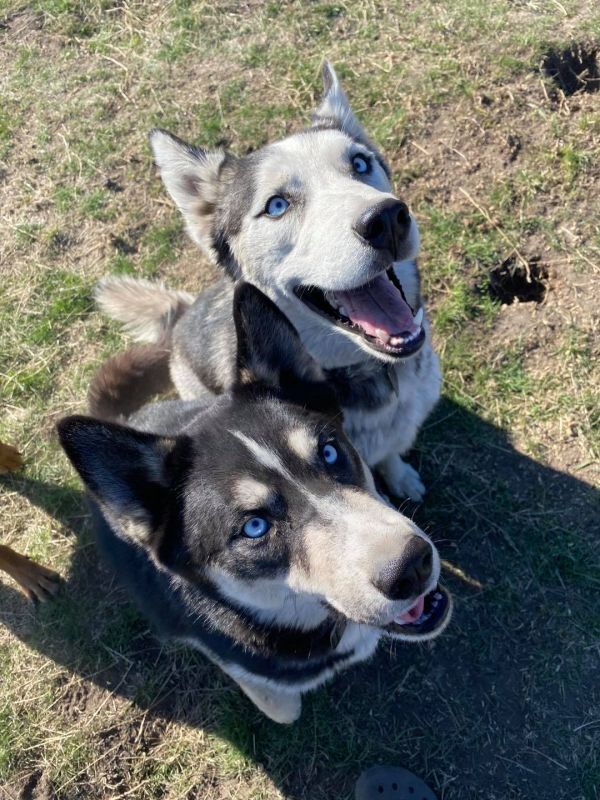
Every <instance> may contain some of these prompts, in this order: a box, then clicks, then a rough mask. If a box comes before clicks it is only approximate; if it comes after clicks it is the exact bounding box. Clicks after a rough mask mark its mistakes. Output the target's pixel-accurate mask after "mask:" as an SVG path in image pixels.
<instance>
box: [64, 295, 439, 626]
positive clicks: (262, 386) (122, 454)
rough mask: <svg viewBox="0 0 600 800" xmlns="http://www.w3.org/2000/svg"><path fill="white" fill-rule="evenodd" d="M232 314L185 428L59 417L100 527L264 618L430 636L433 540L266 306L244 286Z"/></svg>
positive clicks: (435, 588)
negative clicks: (232, 372) (350, 435)
mask: <svg viewBox="0 0 600 800" xmlns="http://www.w3.org/2000/svg"><path fill="white" fill-rule="evenodd" d="M234 316H235V322H236V330H237V337H238V365H237V381H236V384H235V386H234V388H233V389H232V391H231V392H229V393H228V394H226V395H222V396H221V397H219V398H216V399H215V402H214V404H213V405H212V406H211V407H210V408H209V409H208V410H206V411H204V412H202V413H200V414H199V416H198V418H197V419H196V420H195V422H194V423H193V424H192V425H191V426H188V427H187V428H186V432H185V435H179V436H176V437H174V438H166V437H162V436H157V435H153V434H151V433H142V432H140V431H136V430H134V429H133V428H130V427H126V426H122V425H117V424H111V423H106V422H101V421H98V420H94V419H91V418H86V417H81V416H76V417H68V418H66V419H65V420H63V421H62V422H61V423H59V435H60V440H61V444H62V446H63V447H64V449H65V451H66V453H67V455H68V456H69V458H70V460H71V461H72V463H73V464H74V466H75V468H76V469H77V471H78V472H79V474H80V476H81V478H82V479H83V481H84V483H85V484H86V486H87V488H88V490H89V491H90V493H91V494H92V496H93V497H94V499H95V500H96V502H97V503H98V505H99V507H100V508H101V510H102V513H103V515H104V517H105V518H106V520H107V521H108V523H109V525H110V526H111V528H112V529H113V531H114V532H115V533H116V534H117V535H118V536H121V537H125V538H127V539H129V540H133V541H134V542H135V543H137V545H139V546H140V547H143V548H144V549H145V550H146V551H147V553H148V555H149V557H150V558H151V559H152V560H153V562H154V563H155V565H156V566H157V568H159V569H162V570H167V571H168V572H169V573H171V574H172V575H173V576H178V579H180V580H183V581H189V582H191V583H195V584H199V585H206V584H207V582H208V583H210V584H212V586H213V587H214V588H215V589H216V590H217V591H218V593H219V594H220V595H221V596H224V597H227V598H229V601H230V602H231V603H233V604H235V605H237V606H239V607H242V608H244V609H246V610H248V611H249V612H251V613H252V614H253V615H255V616H256V617H258V618H261V619H263V620H264V621H272V622H279V623H280V624H286V625H289V626H290V627H300V628H302V627H304V628H310V627H313V626H315V625H318V624H319V623H320V622H321V621H322V620H323V619H324V618H325V617H326V616H327V613H328V610H330V609H331V608H334V609H336V610H337V611H338V612H339V613H341V614H343V615H344V616H345V617H347V618H348V619H350V620H353V621H355V622H359V623H364V624H367V625H373V626H377V627H380V628H385V629H386V631H387V632H388V633H391V634H395V635H398V636H399V637H400V638H406V639H427V638H431V637H432V636H434V635H436V634H437V633H439V632H440V631H441V630H442V629H443V628H444V627H445V625H446V624H447V622H448V620H449V616H450V605H451V603H450V599H449V596H448V594H447V593H446V592H445V590H444V589H443V588H441V587H440V586H439V585H438V578H439V573H440V561H439V557H438V554H437V551H436V548H435V547H434V545H433V544H432V542H431V541H430V540H429V539H428V537H427V536H426V535H425V534H424V533H423V532H422V531H420V530H419V528H418V527H417V526H416V525H415V524H414V523H413V522H412V521H410V520H409V519H407V518H406V517H404V516H403V515H402V514H400V513H398V512H397V511H395V510H394V509H392V508H391V507H389V506H388V505H387V504H386V503H385V502H383V500H382V499H381V497H380V496H379V495H378V494H377V492H376V490H375V487H374V485H373V480H372V477H371V473H370V472H369V470H368V468H367V467H366V466H365V464H364V463H363V462H362V461H361V458H360V456H359V455H358V453H357V452H356V450H354V448H353V447H352V445H351V444H350V442H349V441H348V439H347V438H346V436H345V435H344V433H343V430H342V426H341V414H340V412H339V409H338V408H337V406H336V401H335V397H334V395H333V394H332V393H331V392H330V390H329V387H328V386H327V384H326V383H325V382H324V381H323V377H322V373H321V368H320V367H319V366H317V364H316V362H315V361H314V360H313V359H312V358H311V357H310V356H309V355H308V353H307V352H306V350H305V349H304V348H303V346H302V344H301V342H300V339H299V337H298V334H297V333H296V331H295V329H294V328H293V327H292V325H291V324H290V323H289V322H288V321H287V320H286V319H285V317H284V316H283V315H282V314H281V312H280V311H279V310H278V309H277V307H276V306H275V305H274V304H273V303H272V302H271V301H270V300H268V299H267V298H266V297H265V296H264V295H263V294H262V293H261V292H259V291H258V290H257V289H256V288H254V287H252V286H251V285H250V284H245V283H242V284H240V285H238V287H237V289H236V294H235V314H234Z"/></svg>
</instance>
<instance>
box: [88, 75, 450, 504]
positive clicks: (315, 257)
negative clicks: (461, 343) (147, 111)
mask: <svg viewBox="0 0 600 800" xmlns="http://www.w3.org/2000/svg"><path fill="white" fill-rule="evenodd" d="M324 83H325V93H324V96H323V100H322V102H321V104H320V106H319V108H318V109H317V111H316V113H315V115H314V117H313V120H314V124H313V127H311V128H309V129H308V131H305V132H300V133H298V134H294V135H292V136H289V137H287V138H286V139H283V140H281V141H279V142H275V143H273V144H270V145H268V146H266V147H264V148H262V149H261V150H259V151H258V152H256V153H253V154H251V155H249V156H245V157H243V158H239V159H235V158H234V157H232V156H229V155H227V154H225V153H222V152H220V151H215V152H208V151H204V150H200V149H198V148H192V147H189V146H187V145H185V144H184V143H183V142H181V141H180V140H178V139H177V138H176V137H173V136H172V135H170V134H166V133H165V132H160V131H158V132H155V133H154V134H153V136H152V138H151V141H152V145H153V148H154V152H155V156H156V161H157V163H158V165H159V167H160V169H161V175H162V177H163V180H164V182H165V185H166V187H167V189H168V191H169V193H170V194H171V196H172V197H173V199H174V200H175V202H176V203H177V204H178V206H179V207H180V209H181V211H182V213H183V215H184V217H185V219H186V222H187V226H188V231H189V232H190V235H191V236H192V238H193V239H194V241H196V242H197V243H198V244H200V245H201V246H202V247H203V248H204V249H205V251H206V252H208V253H209V255H210V256H211V257H212V258H213V260H214V261H216V262H217V263H218V264H220V265H221V266H222V267H223V268H224V269H225V271H226V273H227V275H228V276H229V278H231V277H233V278H234V279H238V278H240V277H241V278H243V279H244V280H247V281H249V282H251V283H253V284H254V285H256V286H257V287H259V288H260V289H262V291H264V292H265V293H266V294H267V295H268V296H269V297H270V299H271V300H273V301H274V302H275V303H276V304H277V306H278V307H279V308H280V309H281V310H282V311H283V312H284V314H286V316H287V317H288V318H289V319H290V321H291V322H292V323H293V325H294V326H295V327H296V329H297V330H298V332H299V334H300V336H301V338H302V341H303V343H304V345H305V346H306V347H307V349H308V351H309V352H310V353H311V355H312V356H313V357H314V358H315V359H316V360H317V361H318V363H319V364H320V365H321V367H323V368H324V369H325V370H326V371H327V372H328V375H329V378H330V380H331V382H332V384H333V385H334V387H335V388H336V389H337V390H338V396H339V398H340V400H341V402H342V405H343V410H344V420H345V425H346V430H347V431H348V432H349V434H350V435H351V436H352V438H353V441H354V444H355V446H356V447H357V448H358V450H359V451H360V453H361V455H362V456H363V458H364V459H365V460H366V462H367V463H368V464H369V466H371V467H373V468H378V469H379V470H380V471H381V472H382V474H384V475H385V477H386V480H387V481H388V483H389V488H390V490H391V491H392V493H394V494H396V495H398V496H403V495H405V496H409V497H411V498H413V499H415V500H420V499H422V496H423V493H424V487H423V484H422V483H421V481H420V478H419V476H418V474H417V473H416V472H415V471H414V470H413V469H412V468H411V467H409V466H408V465H406V464H404V462H402V461H401V459H400V458H399V454H404V453H406V452H407V451H408V450H409V449H410V448H411V447H412V445H413V442H414V440H415V437H416V435H417V432H418V430H419V428H420V426H421V424H422V423H423V421H424V419H425V418H426V417H427V415H428V414H429V413H430V411H431V409H432V408H433V406H434V405H435V403H436V402H437V400H438V398H439V395H440V387H441V376H440V371H439V364H438V360H437V357H436V355H435V353H434V352H433V349H432V346H431V340H430V334H429V326H428V323H427V319H426V318H425V317H424V319H423V323H422V326H423V331H424V336H425V341H424V344H423V345H422V347H421V349H420V350H419V352H418V353H417V354H416V355H413V356H412V357H408V356H407V357H403V358H396V357H395V356H393V355H389V354H387V353H385V352H377V351H376V350H374V349H373V347H372V345H371V344H369V342H368V341H367V340H366V339H365V338H364V337H360V336H357V335H356V333H355V332H353V331H352V330H351V329H349V328H347V327H344V326H343V325H338V324H337V323H332V322H331V321H329V320H328V319H326V318H325V317H324V316H322V315H319V314H317V313H316V312H315V311H314V310H311V309H310V308H309V307H308V306H307V305H306V304H305V303H304V302H302V300H301V299H299V298H300V297H301V296H302V292H303V291H304V288H303V287H317V288H318V289H319V290H322V292H335V291H340V290H341V291H344V290H347V289H354V288H356V287H359V286H362V285H364V284H366V283H369V282H370V281H372V280H373V279H375V277H377V276H381V275H382V274H383V271H388V274H389V271H390V270H393V272H394V274H395V276H396V279H397V280H398V281H399V282H400V284H401V286H402V290H403V293H404V296H405V298H406V300H407V302H408V303H409V305H410V306H411V307H412V309H413V311H416V310H417V309H419V308H420V307H422V299H421V296H420V280H419V274H418V269H417V265H416V261H415V255H416V251H417V248H418V229H417V226H416V223H415V221H414V219H412V221H411V223H410V228H409V233H408V235H407V237H406V241H404V242H403V244H402V246H401V252H400V253H399V254H397V255H396V257H397V258H398V260H397V261H395V262H394V263H393V264H391V262H390V261H389V258H388V257H387V256H385V257H384V256H383V255H382V254H381V253H380V252H379V251H375V250H373V248H372V247H370V246H369V245H368V244H366V243H365V241H363V240H361V239H360V237H357V236H356V235H355V233H354V227H353V226H354V224H355V220H356V219H358V218H359V217H360V216H361V215H363V214H364V213H365V212H366V211H368V210H369V209H372V208H374V207H377V206H379V204H380V203H382V202H383V201H387V202H392V200H396V198H395V196H394V195H393V194H392V190H391V185H390V182H389V169H388V168H387V165H386V164H385V161H384V159H383V157H382V156H381V154H380V153H379V151H378V150H377V148H376V147H375V146H374V145H373V143H372V142H371V140H370V139H369V137H368V136H367V134H366V133H365V131H364V129H363V127H362V126H361V125H360V123H359V122H358V120H357V119H356V117H355V115H354V113H353V112H352V110H351V108H350V106H349V104H348V100H347V98H346V96H345V94H344V92H343V90H342V88H341V86H340V83H339V80H338V79H337V76H336V74H335V71H334V70H333V68H332V67H331V66H330V65H326V66H325V70H324ZM354 152H357V153H358V154H361V155H364V156H365V157H366V158H368V159H371V161H372V164H373V166H372V172H371V173H370V174H369V175H368V176H367V177H364V178H360V179H359V177H357V176H356V175H354V174H351V172H349V170H348V159H349V158H350V156H351V154H352V153H354ZM284 191H285V192H286V193H287V195H288V196H289V197H290V201H291V203H290V209H289V211H288V212H287V214H286V216H285V217H284V218H282V219H281V220H273V219H265V214H264V201H265V197H269V196H273V195H275V194H279V193H280V192H284ZM386 259H387V260H386ZM388 268H389V269H388ZM229 278H228V277H223V278H222V279H221V280H219V281H218V282H217V283H216V284H215V285H214V286H213V287H211V288H210V289H208V290H207V291H205V292H204V293H203V294H202V295H200V296H199V297H198V298H197V300H196V301H195V303H194V304H193V305H192V306H191V308H189V310H187V311H186V312H185V314H183V316H181V318H180V319H179V320H178V321H177V322H176V324H175V326H174V328H173V333H172V348H173V357H172V360H171V375H172V378H173V381H174V383H175V386H176V388H177V390H178V391H179V393H180V396H181V397H183V398H185V399H193V398H195V397H199V396H202V395H203V394H204V393H205V392H206V391H211V392H221V391H224V390H225V389H227V388H228V387H229V386H230V385H231V380H232V376H233V365H234V360H235V353H234V347H233V327H232V326H233V322H232V318H231V298H232V292H233V284H232V283H231V281H230V280H229ZM118 280H119V279H114V280H113V281H112V282H110V281H109V282H108V283H105V286H112V287H113V293H114V294H118ZM295 290H298V293H299V294H297V293H296V291H295ZM163 295H164V290H163ZM163 295H161V296H163ZM100 299H102V292H100ZM157 299H158V295H157ZM163 305H164V299H163ZM109 313H110V309H109ZM157 313H158V309H157Z"/></svg>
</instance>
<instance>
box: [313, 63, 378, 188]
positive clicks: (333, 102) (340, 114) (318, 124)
mask: <svg viewBox="0 0 600 800" xmlns="http://www.w3.org/2000/svg"><path fill="white" fill-rule="evenodd" d="M322 75H323V97H322V98H321V104H320V105H319V107H318V108H317V110H316V111H315V112H314V114H313V117H312V120H313V122H312V124H313V128H337V129H339V130H341V131H343V132H344V133H347V134H348V136H350V137H351V138H352V139H356V141H358V142H362V143H363V144H364V145H366V146H367V147H368V148H369V150H372V151H373V152H374V153H375V155H376V156H377V160H378V161H379V162H380V163H381V166H382V167H383V169H384V170H385V172H386V173H387V175H388V177H389V176H390V170H389V167H388V165H387V164H386V162H385V159H384V158H383V156H382V155H381V153H380V152H379V150H378V149H377V147H376V146H375V144H374V143H373V142H372V141H371V139H370V138H369V136H368V135H367V134H366V132H365V130H364V128H363V126H362V125H361V124H360V122H359V121H358V120H357V118H356V116H355V114H354V112H353V111H352V108H351V107H350V103H349V102H348V98H347V97H346V93H345V92H344V90H343V89H342V85H341V83H340V79H339V78H338V76H337V74H336V71H335V69H334V68H333V66H332V65H331V63H330V62H329V61H325V62H324V64H323V72H322Z"/></svg>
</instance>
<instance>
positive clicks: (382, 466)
mask: <svg viewBox="0 0 600 800" xmlns="http://www.w3.org/2000/svg"><path fill="white" fill-rule="evenodd" d="M376 469H377V470H378V471H379V472H380V474H381V477H382V478H383V480H384V481H385V483H386V484H387V487H388V489H389V490H390V492H392V494H395V495H397V496H398V497H408V498H410V499H411V500H414V501H415V502H417V503H419V502H421V500H422V499H423V497H424V496H425V486H424V484H423V481H422V480H421V476H420V475H419V473H418V472H417V470H416V469H413V468H412V467H411V466H410V464H407V463H406V461H403V460H402V459H401V458H400V456H399V455H396V454H394V455H392V456H387V458H384V459H383V461H380V462H379V464H377V467H376Z"/></svg>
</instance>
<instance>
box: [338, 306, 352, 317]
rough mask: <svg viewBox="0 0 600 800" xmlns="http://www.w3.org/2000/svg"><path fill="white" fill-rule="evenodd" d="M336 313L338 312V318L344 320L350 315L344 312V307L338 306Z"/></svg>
mask: <svg viewBox="0 0 600 800" xmlns="http://www.w3.org/2000/svg"><path fill="white" fill-rule="evenodd" d="M337 311H338V314H339V315H340V316H342V317H346V319H350V315H349V314H348V312H347V311H346V307H345V306H340V307H339V308H338V310H337Z"/></svg>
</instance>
